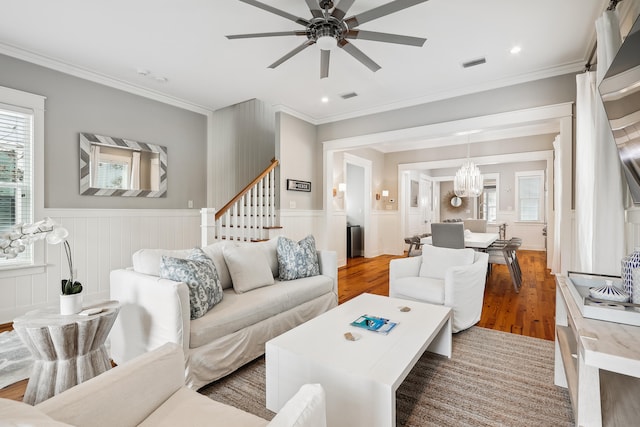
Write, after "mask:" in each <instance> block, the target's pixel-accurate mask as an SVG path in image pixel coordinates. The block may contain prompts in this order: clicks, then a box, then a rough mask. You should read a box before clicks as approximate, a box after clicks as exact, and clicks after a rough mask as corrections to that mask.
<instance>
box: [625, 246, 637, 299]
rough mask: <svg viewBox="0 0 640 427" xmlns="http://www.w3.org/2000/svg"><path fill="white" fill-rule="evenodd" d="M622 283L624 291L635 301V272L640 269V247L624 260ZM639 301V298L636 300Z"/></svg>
mask: <svg viewBox="0 0 640 427" xmlns="http://www.w3.org/2000/svg"><path fill="white" fill-rule="evenodd" d="M621 263H622V283H623V285H624V291H625V292H626V293H627V294H628V295H629V298H630V300H631V301H633V270H635V269H636V268H640V247H636V248H634V250H633V253H632V254H630V255H629V256H626V257H624V258H622V262H621ZM636 300H637V298H636Z"/></svg>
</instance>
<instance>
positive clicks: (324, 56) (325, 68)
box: [320, 49, 331, 79]
mask: <svg viewBox="0 0 640 427" xmlns="http://www.w3.org/2000/svg"><path fill="white" fill-rule="evenodd" d="M330 57H331V51H330V50H324V49H320V78H321V79H324V78H327V77H329V58H330Z"/></svg>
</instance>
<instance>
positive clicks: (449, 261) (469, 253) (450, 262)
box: [420, 245, 474, 279]
mask: <svg viewBox="0 0 640 427" xmlns="http://www.w3.org/2000/svg"><path fill="white" fill-rule="evenodd" d="M473 258H474V250H473V249H470V248H467V249H450V248H441V247H438V246H432V245H423V246H422V265H421V266H420V277H431V278H433V279H444V275H445V273H446V272H447V270H448V269H449V268H451V267H457V266H460V265H471V264H473Z"/></svg>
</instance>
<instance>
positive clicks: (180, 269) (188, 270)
mask: <svg viewBox="0 0 640 427" xmlns="http://www.w3.org/2000/svg"><path fill="white" fill-rule="evenodd" d="M205 256H206V255H205ZM160 277H161V278H162V279H169V280H174V281H176V282H184V283H186V284H187V287H188V288H189V309H190V315H191V320H193V319H197V318H198V317H202V316H203V315H204V314H205V313H206V312H207V311H209V310H210V309H211V308H212V307H213V306H214V304H215V302H214V300H215V298H216V291H215V288H216V287H217V286H219V284H218V285H216V279H217V276H216V275H215V266H213V262H212V261H209V262H203V261H196V260H193V259H182V258H173V257H169V256H163V257H162V262H161V265H160ZM220 291H221V289H220ZM220 293H221V292H218V295H217V296H218V297H219V298H221V295H220ZM218 301H219V300H218ZM218 301H216V302H218Z"/></svg>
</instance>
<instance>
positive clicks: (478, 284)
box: [389, 245, 489, 332]
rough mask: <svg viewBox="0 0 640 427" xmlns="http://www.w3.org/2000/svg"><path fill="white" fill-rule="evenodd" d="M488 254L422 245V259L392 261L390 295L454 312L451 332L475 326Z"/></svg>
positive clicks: (481, 298) (480, 307) (480, 308)
mask: <svg viewBox="0 0 640 427" xmlns="http://www.w3.org/2000/svg"><path fill="white" fill-rule="evenodd" d="M488 259H489V255H487V254H486V253H484V252H477V251H474V250H473V249H450V248H441V247H437V246H432V245H423V246H422V256H419V257H407V258H398V259H394V260H391V263H390V264H389V296H391V297H396V298H402V299H407V300H413V301H420V302H426V303H431V304H439V305H445V306H447V307H451V308H452V309H453V327H452V330H453V332H459V331H462V330H464V329H467V328H470V327H471V326H473V325H475V324H476V323H478V321H479V320H480V315H481V313H482V302H483V299H484V285H485V281H486V276H487V262H488Z"/></svg>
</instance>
